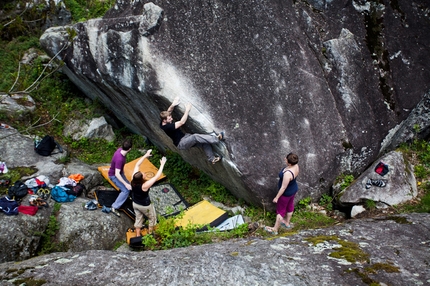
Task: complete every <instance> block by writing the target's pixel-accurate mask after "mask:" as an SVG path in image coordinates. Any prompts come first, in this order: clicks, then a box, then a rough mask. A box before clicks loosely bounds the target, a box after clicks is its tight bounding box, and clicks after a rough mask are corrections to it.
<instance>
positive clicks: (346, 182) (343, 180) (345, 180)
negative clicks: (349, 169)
mask: <svg viewBox="0 0 430 286" xmlns="http://www.w3.org/2000/svg"><path fill="white" fill-rule="evenodd" d="M336 181H338V182H340V190H341V191H343V190H345V189H346V188H347V187H349V186H350V185H351V183H352V182H353V181H354V176H353V175H345V174H342V175H340V176H339V177H338V178H337V179H336Z"/></svg>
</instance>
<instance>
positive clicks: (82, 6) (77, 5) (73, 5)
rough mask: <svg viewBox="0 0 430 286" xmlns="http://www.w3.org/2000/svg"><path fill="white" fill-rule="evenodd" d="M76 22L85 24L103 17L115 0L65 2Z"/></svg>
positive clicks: (68, 0)
mask: <svg viewBox="0 0 430 286" xmlns="http://www.w3.org/2000/svg"><path fill="white" fill-rule="evenodd" d="M64 3H65V4H66V7H67V8H68V9H69V10H70V12H71V13H72V19H73V21H74V22H84V21H86V20H88V19H94V18H98V17H101V16H103V15H104V14H105V13H106V11H107V10H109V9H110V8H111V7H112V6H113V5H114V4H115V0H64Z"/></svg>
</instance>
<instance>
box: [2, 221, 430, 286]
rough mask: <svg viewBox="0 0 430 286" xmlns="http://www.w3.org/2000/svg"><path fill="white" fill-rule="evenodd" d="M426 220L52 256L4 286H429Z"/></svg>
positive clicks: (22, 267) (6, 268) (19, 269)
mask: <svg viewBox="0 0 430 286" xmlns="http://www.w3.org/2000/svg"><path fill="white" fill-rule="evenodd" d="M429 218H430V217H429V214H411V215H402V216H398V217H388V218H379V219H366V220H352V221H351V222H349V223H345V224H342V225H337V226H335V227H332V228H329V229H317V230H309V231H302V232H299V233H295V234H291V235H288V236H284V237H277V238H274V239H273V240H262V239H258V238H256V239H238V240H236V241H228V242H224V243H216V244H209V245H201V246H194V247H187V248H178V249H172V250H165V251H156V252H152V251H144V252H131V251H128V252H127V251H124V250H121V251H118V252H115V251H102V250H99V251H97V250H92V251H86V252H79V253H73V252H68V253H53V254H49V255H44V256H40V257H35V258H33V259H31V260H27V261H22V262H9V263H2V264H0V276H1V277H2V279H3V282H2V283H3V285H13V283H14V281H18V279H19V280H20V281H22V280H21V279H30V278H31V279H34V280H36V281H38V280H43V281H44V282H45V283H44V285H130V284H137V283H142V281H144V283H145V285H369V281H372V282H373V283H380V284H381V285H399V286H400V285H426V284H428V283H429V282H430V273H429V271H428V267H427V263H428V261H429V259H430V254H429V251H428V243H429V241H428V230H429V228H430V219H429ZM312 239H315V240H314V241H316V239H318V240H319V243H313V242H312ZM348 252H349V253H351V252H352V253H354V254H353V255H352V256H349V257H348V256H346V255H345V254H346V253H348ZM336 254H337V255H336ZM344 255H345V256H344ZM347 258H348V259H347ZM348 260H349V261H348Z"/></svg>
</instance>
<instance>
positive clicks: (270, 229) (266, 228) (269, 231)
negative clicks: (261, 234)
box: [264, 226, 278, 235]
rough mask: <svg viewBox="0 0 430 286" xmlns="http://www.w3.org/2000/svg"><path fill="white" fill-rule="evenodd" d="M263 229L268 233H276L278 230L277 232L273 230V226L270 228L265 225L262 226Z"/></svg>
mask: <svg viewBox="0 0 430 286" xmlns="http://www.w3.org/2000/svg"><path fill="white" fill-rule="evenodd" d="M264 230H265V231H266V232H268V233H270V234H273V235H278V232H277V231H275V230H274V229H273V228H271V227H268V226H265V227H264Z"/></svg>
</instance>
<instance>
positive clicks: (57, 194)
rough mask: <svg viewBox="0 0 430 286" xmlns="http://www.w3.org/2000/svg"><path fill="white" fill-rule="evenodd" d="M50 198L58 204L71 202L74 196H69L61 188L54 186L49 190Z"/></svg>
mask: <svg viewBox="0 0 430 286" xmlns="http://www.w3.org/2000/svg"><path fill="white" fill-rule="evenodd" d="M51 198H52V199H53V200H54V201H56V202H58V203H65V202H73V201H74V200H75V199H76V196H74V195H69V194H68V193H67V192H66V190H65V188H63V187H60V186H55V187H53V188H52V190H51Z"/></svg>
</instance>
